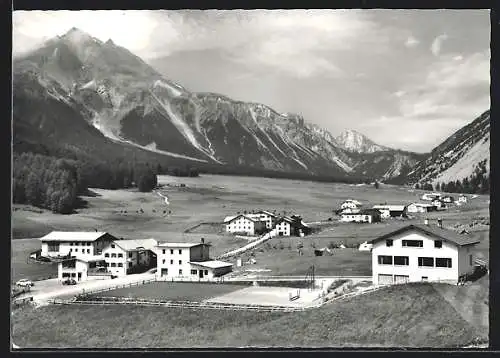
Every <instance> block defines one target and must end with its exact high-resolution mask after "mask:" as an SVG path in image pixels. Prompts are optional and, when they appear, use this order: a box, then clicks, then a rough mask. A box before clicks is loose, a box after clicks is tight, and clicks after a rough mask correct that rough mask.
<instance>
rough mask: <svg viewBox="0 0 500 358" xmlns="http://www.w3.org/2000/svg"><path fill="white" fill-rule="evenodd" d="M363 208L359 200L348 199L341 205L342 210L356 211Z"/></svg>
mask: <svg viewBox="0 0 500 358" xmlns="http://www.w3.org/2000/svg"><path fill="white" fill-rule="evenodd" d="M360 206H361V203H360V202H359V201H357V200H353V199H347V200H346V201H344V202H343V203H342V204H341V205H340V209H347V208H350V209H356V208H358V207H360Z"/></svg>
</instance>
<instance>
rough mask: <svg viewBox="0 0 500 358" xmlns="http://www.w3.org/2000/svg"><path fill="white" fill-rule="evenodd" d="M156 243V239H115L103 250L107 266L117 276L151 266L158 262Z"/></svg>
mask: <svg viewBox="0 0 500 358" xmlns="http://www.w3.org/2000/svg"><path fill="white" fill-rule="evenodd" d="M156 245H157V242H156V240H155V239H145V240H116V241H113V242H111V243H110V244H109V245H108V246H107V247H105V248H104V249H103V251H102V253H103V258H104V260H105V261H106V268H107V270H108V271H109V272H111V273H112V274H113V275H116V276H124V275H127V274H129V273H133V272H135V271H137V270H138V269H139V268H144V269H147V268H151V267H153V266H154V265H155V264H156V255H155V253H154V248H155V246H156Z"/></svg>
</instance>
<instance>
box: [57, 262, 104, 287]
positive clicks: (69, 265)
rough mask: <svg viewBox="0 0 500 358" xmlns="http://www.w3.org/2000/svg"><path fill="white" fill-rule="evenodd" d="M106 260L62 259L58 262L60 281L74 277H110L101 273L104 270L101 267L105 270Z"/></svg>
mask: <svg viewBox="0 0 500 358" xmlns="http://www.w3.org/2000/svg"><path fill="white" fill-rule="evenodd" d="M105 264H106V263H105V262H104V261H103V260H102V259H99V258H95V259H89V258H76V257H73V258H70V259H66V260H63V261H60V262H59V263H58V264H57V277H58V279H59V281H63V280H67V279H70V278H71V279H73V280H75V281H77V282H78V281H86V280H88V279H90V278H96V279H97V278H99V277H102V278H109V277H103V276H101V275H99V273H101V272H102V271H101V270H99V268H102V269H103V270H105Z"/></svg>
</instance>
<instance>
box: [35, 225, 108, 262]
mask: <svg viewBox="0 0 500 358" xmlns="http://www.w3.org/2000/svg"><path fill="white" fill-rule="evenodd" d="M116 239H117V238H116V237H114V236H113V235H110V234H108V233H106V232H81V231H77V232H69V231H52V232H51V233H49V234H47V235H45V236H44V237H42V238H40V241H41V242H42V253H41V256H44V257H52V258H58V257H65V256H73V257H78V258H83V259H85V258H86V259H91V258H94V256H99V255H101V254H102V250H103V249H104V248H105V247H106V246H108V245H109V244H110V243H111V242H112V241H114V240H116Z"/></svg>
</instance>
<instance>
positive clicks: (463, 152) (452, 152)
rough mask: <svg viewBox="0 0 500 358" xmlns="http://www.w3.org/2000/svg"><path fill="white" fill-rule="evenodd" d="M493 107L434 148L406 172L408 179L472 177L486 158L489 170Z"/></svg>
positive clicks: (412, 181)
mask: <svg viewBox="0 0 500 358" xmlns="http://www.w3.org/2000/svg"><path fill="white" fill-rule="evenodd" d="M489 148H490V111H489V110H487V111H486V112H484V113H483V114H481V115H480V116H479V117H478V118H476V119H475V120H474V121H472V122H471V123H469V124H468V125H466V126H465V127H463V128H461V129H460V130H458V131H456V132H455V133H454V134H453V135H451V136H450V137H449V138H448V139H446V140H445V141H444V142H443V143H441V144H440V145H438V146H437V147H436V148H434V149H433V150H432V152H431V154H430V156H429V157H428V158H427V159H426V160H423V161H421V162H420V163H418V164H417V165H416V166H415V168H413V169H412V170H411V171H410V173H408V176H407V182H408V183H411V184H414V183H431V184H436V183H440V182H450V181H455V180H462V179H463V178H466V177H469V176H470V175H472V174H473V173H474V171H475V170H476V169H477V167H478V165H479V163H480V162H482V161H485V162H486V168H487V171H488V172H489V160H490V159H489V158H490V150H489Z"/></svg>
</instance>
